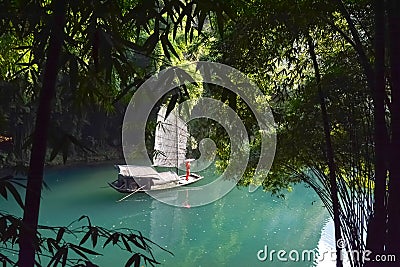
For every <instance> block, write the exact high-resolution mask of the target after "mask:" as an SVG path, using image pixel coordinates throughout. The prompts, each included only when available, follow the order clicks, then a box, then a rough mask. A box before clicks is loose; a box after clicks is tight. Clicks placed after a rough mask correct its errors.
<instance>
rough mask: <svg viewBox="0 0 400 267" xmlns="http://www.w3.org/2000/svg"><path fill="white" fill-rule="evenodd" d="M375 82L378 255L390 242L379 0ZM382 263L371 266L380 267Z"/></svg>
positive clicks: (373, 235) (371, 235)
mask: <svg viewBox="0 0 400 267" xmlns="http://www.w3.org/2000/svg"><path fill="white" fill-rule="evenodd" d="M374 8H375V73H374V74H375V82H374V88H373V103H374V143H375V163H374V164H375V188H374V208H373V209H374V210H373V212H374V213H373V217H372V218H371V221H370V223H369V225H368V235H367V248H368V249H369V250H371V251H372V255H371V258H373V257H374V255H378V254H382V253H383V251H384V244H385V242H386V229H387V228H386V227H387V225H386V218H387V213H386V177H387V167H386V158H385V154H386V148H387V147H388V146H387V142H388V133H387V130H386V121H385V96H386V92H385V6H384V1H382V0H375V1H374ZM377 264H379V263H378V262H372V261H371V262H368V263H367V264H366V265H367V266H376V265H377Z"/></svg>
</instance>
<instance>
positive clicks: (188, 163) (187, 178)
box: [185, 160, 190, 181]
mask: <svg viewBox="0 0 400 267" xmlns="http://www.w3.org/2000/svg"><path fill="white" fill-rule="evenodd" d="M185 163H186V181H189V175H190V160H185Z"/></svg>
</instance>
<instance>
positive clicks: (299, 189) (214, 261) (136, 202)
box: [1, 165, 328, 267]
mask: <svg viewBox="0 0 400 267" xmlns="http://www.w3.org/2000/svg"><path fill="white" fill-rule="evenodd" d="M115 177H116V171H115V170H114V168H113V167H112V166H111V165H107V166H93V167H74V168H64V169H57V170H49V171H47V172H46V177H45V180H46V182H47V184H48V185H49V187H50V188H51V190H50V191H48V190H45V191H44V193H43V199H42V209H41V213H40V223H41V224H45V225H68V224H69V223H70V222H71V221H73V220H75V219H77V218H79V217H80V216H81V215H88V216H90V218H91V220H92V223H93V224H96V225H101V226H105V227H107V228H123V227H128V228H133V229H137V230H140V231H141V232H142V233H143V235H144V236H146V237H148V238H150V239H151V240H153V241H155V242H156V243H158V244H159V245H160V246H162V247H164V248H166V249H168V250H170V251H171V252H173V253H174V256H172V255H170V254H168V253H166V252H164V251H162V250H160V249H155V250H154V252H155V257H156V259H157V260H159V261H160V262H161V263H162V266H171V267H178V266H184V267H186V266H188V267H189V266H234V267H235V266H278V267H279V266H312V265H313V263H312V262H293V261H288V262H279V261H277V260H276V258H275V259H274V261H272V262H271V261H269V260H267V261H264V262H262V261H260V260H258V258H257V252H258V251H259V250H261V249H264V246H265V245H267V246H268V249H269V250H271V249H275V250H281V249H284V250H286V251H287V252H289V251H290V250H294V249H296V250H299V251H301V250H303V249H306V250H309V249H315V248H317V246H318V242H319V240H320V238H321V229H322V228H323V226H324V224H325V223H326V222H327V220H328V213H327V212H326V210H325V209H324V207H323V205H322V203H321V201H320V200H319V199H318V197H317V195H316V194H315V193H314V192H313V191H312V190H311V189H309V188H306V187H304V186H303V185H296V186H295V187H294V188H293V191H292V192H287V193H286V198H285V199H278V198H276V197H273V196H271V195H270V193H265V192H263V191H262V190H257V191H255V192H254V193H249V192H248V191H247V189H246V188H234V189H233V190H232V191H231V192H230V193H228V194H227V195H226V196H225V197H223V198H222V199H220V200H218V201H216V202H214V203H211V204H208V205H206V206H202V207H196V208H178V207H172V206H168V205H166V204H163V203H161V202H158V201H157V200H154V199H153V198H151V197H150V196H148V195H146V194H136V195H133V196H132V197H130V198H128V199H127V200H126V201H122V202H116V201H117V200H118V199H120V198H121V197H122V196H123V195H121V194H119V193H117V192H115V191H114V190H112V189H111V188H109V187H107V182H108V181H111V180H113V179H114V178H115ZM206 181H207V180H206V179H205V182H206ZM1 203H2V209H3V210H4V209H5V210H9V211H13V210H14V207H12V205H11V204H10V203H7V202H4V201H2V202H1ZM4 203H5V204H4ZM3 204H4V205H3ZM13 212H15V211H13ZM16 215H19V214H16ZM99 251H100V252H103V253H104V256H102V257H97V258H95V263H97V264H99V265H101V266H124V264H125V262H126V260H127V259H128V257H129V256H128V254H127V253H124V252H120V251H118V250H114V249H113V250H112V251H107V250H105V251H102V250H101V249H100V250H99ZM107 252H108V253H107Z"/></svg>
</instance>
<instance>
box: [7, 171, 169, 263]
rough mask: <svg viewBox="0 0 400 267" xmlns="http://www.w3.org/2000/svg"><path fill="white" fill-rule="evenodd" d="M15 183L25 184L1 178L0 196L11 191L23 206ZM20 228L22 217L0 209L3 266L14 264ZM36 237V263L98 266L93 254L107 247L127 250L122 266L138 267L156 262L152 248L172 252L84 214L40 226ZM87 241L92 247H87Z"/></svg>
mask: <svg viewBox="0 0 400 267" xmlns="http://www.w3.org/2000/svg"><path fill="white" fill-rule="evenodd" d="M15 185H18V186H21V187H25V186H24V185H23V184H22V183H21V182H20V180H18V179H16V178H14V177H12V176H6V177H2V178H0V195H1V196H2V197H3V198H4V199H6V200H7V199H8V194H7V192H10V193H11V194H12V196H13V197H14V200H15V201H16V202H17V203H18V204H19V205H20V206H21V208H23V203H22V200H21V197H20V194H19V192H18V191H17V189H16V187H15ZM22 227H24V224H23V222H22V219H21V218H17V217H15V216H13V215H10V214H7V213H4V212H0V243H1V247H0V263H2V264H3V266H14V265H15V264H17V263H16V259H15V257H14V256H13V254H15V253H16V252H17V251H18V240H19V238H20V234H21V229H22ZM35 236H36V239H35V240H34V247H35V249H36V266H46V265H47V266H97V265H95V262H94V261H93V256H103V254H101V253H100V252H98V250H97V249H99V248H101V249H105V248H107V247H109V246H113V247H118V248H119V249H120V250H122V251H125V252H126V254H127V256H126V257H127V261H126V264H125V266H137V265H139V264H140V263H141V262H143V263H144V264H149V265H151V266H155V264H159V262H158V261H157V260H156V259H155V258H154V255H153V248H154V247H156V248H158V249H160V250H163V251H165V252H167V253H170V254H172V253H171V252H169V251H167V250H165V249H164V248H162V247H160V246H159V245H157V244H156V243H154V242H153V241H151V240H150V239H148V238H146V237H144V236H143V235H142V234H141V232H139V231H134V230H132V229H128V228H123V229H122V228H121V229H114V230H108V229H106V228H104V227H102V226H96V225H93V224H92V222H91V220H90V219H89V217H87V216H82V217H81V218H79V219H78V220H76V221H74V222H72V223H70V224H69V225H67V226H45V225H39V226H38V231H37V233H36V235H35ZM73 240H75V241H73ZM78 241H79V243H78ZM88 243H89V244H90V246H91V248H88V247H89V244H88ZM95 249H96V250H95Z"/></svg>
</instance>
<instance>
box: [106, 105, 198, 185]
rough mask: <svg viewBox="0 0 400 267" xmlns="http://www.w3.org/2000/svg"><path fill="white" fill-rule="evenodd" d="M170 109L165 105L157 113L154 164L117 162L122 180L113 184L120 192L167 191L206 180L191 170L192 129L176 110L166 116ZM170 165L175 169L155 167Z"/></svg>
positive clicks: (119, 178)
mask: <svg viewBox="0 0 400 267" xmlns="http://www.w3.org/2000/svg"><path fill="white" fill-rule="evenodd" d="M166 112H167V109H166V108H165V107H161V108H160V111H159V112H158V114H157V127H156V132H155V140H154V151H155V153H154V157H153V166H140V165H115V168H116V169H117V170H118V179H116V180H115V181H113V182H111V183H109V185H110V186H111V187H112V188H114V189H115V190H117V191H118V192H120V193H136V192H146V191H155V190H165V189H170V188H176V187H180V186H185V185H189V184H192V183H195V182H198V181H199V180H201V179H203V176H200V175H198V174H196V173H192V172H190V162H191V161H193V159H186V144H187V139H188V129H187V125H186V123H185V122H184V121H183V120H182V119H181V118H179V116H178V114H177V111H176V110H173V111H171V112H170V114H169V115H168V117H166ZM155 166H159V167H170V168H175V171H172V170H170V171H164V172H158V171H157V170H156V169H155V168H154V167H155ZM180 166H186V174H183V175H179V174H178V173H179V167H180Z"/></svg>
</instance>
